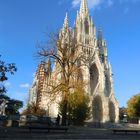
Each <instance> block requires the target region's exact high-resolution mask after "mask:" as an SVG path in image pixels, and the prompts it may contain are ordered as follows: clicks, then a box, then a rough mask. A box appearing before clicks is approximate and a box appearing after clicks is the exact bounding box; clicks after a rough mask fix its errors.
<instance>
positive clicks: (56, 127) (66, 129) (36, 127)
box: [28, 126, 68, 132]
mask: <svg viewBox="0 0 140 140" xmlns="http://www.w3.org/2000/svg"><path fill="white" fill-rule="evenodd" d="M28 128H29V131H30V132H32V130H35V129H36V130H48V132H50V131H51V130H63V131H65V132H67V131H68V127H63V126H54V127H51V126H29V127H28Z"/></svg>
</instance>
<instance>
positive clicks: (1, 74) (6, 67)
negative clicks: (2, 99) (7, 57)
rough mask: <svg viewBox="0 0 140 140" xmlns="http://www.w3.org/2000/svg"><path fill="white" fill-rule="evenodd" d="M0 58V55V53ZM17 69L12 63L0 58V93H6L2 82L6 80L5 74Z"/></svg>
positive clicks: (12, 72)
mask: <svg viewBox="0 0 140 140" xmlns="http://www.w3.org/2000/svg"><path fill="white" fill-rule="evenodd" d="M0 58H1V55H0ZM16 71H17V68H16V66H15V64H14V63H5V62H4V61H2V60H0V94H2V93H6V91H7V90H6V88H5V86H4V85H3V83H2V82H4V81H6V80H8V76H7V74H8V73H10V74H12V75H13V74H14V72H16Z"/></svg>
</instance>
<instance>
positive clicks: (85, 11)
mask: <svg viewBox="0 0 140 140" xmlns="http://www.w3.org/2000/svg"><path fill="white" fill-rule="evenodd" d="M87 14H88V6H87V2H86V0H81V5H80V16H84V15H87Z"/></svg>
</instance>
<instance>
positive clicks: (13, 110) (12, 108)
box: [0, 94, 23, 115]
mask: <svg viewBox="0 0 140 140" xmlns="http://www.w3.org/2000/svg"><path fill="white" fill-rule="evenodd" d="M3 100H6V108H5V114H6V115H15V114H19V109H20V108H22V107H23V102H22V101H19V100H14V99H11V98H10V97H8V96H6V95H5V94H1V95H0V103H1V102H2V101H3Z"/></svg>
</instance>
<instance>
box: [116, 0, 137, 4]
mask: <svg viewBox="0 0 140 140" xmlns="http://www.w3.org/2000/svg"><path fill="white" fill-rule="evenodd" d="M119 1H120V3H121V4H122V3H136V2H140V0H119Z"/></svg>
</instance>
